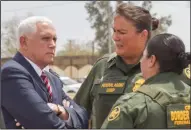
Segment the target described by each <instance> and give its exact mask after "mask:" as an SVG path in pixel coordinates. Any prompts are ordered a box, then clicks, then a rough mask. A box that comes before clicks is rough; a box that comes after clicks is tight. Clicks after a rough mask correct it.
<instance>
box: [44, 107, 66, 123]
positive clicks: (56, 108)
mask: <svg viewBox="0 0 191 130" xmlns="http://www.w3.org/2000/svg"><path fill="white" fill-rule="evenodd" d="M47 105H48V106H49V107H50V109H52V110H53V111H54V112H55V113H56V114H58V113H59V112H61V114H60V115H59V117H60V118H61V119H62V120H68V118H69V114H68V112H67V111H66V110H65V109H64V107H62V106H60V105H58V104H53V103H47Z"/></svg>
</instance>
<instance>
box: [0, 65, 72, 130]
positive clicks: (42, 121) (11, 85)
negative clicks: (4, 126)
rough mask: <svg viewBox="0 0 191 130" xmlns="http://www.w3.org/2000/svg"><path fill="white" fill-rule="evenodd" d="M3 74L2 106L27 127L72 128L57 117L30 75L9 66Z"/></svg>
mask: <svg viewBox="0 0 191 130" xmlns="http://www.w3.org/2000/svg"><path fill="white" fill-rule="evenodd" d="M1 76H2V77H1V78H2V79H1V83H2V84H1V87H2V106H3V107H4V108H5V109H6V110H7V111H8V112H9V113H10V114H11V115H12V116H13V118H15V119H17V120H18V122H20V123H21V124H22V125H23V126H24V127H25V128H30V129H35V128H38V129H45V128H49V129H56V128H72V126H69V125H68V124H67V123H66V122H65V121H63V120H61V119H60V118H59V117H57V116H56V114H55V113H54V112H53V111H52V110H51V109H50V108H49V107H48V105H47V104H46V102H44V100H43V99H42V98H41V97H40V96H39V95H38V93H37V92H36V91H35V89H34V85H33V84H32V81H31V79H30V78H29V77H30V76H29V75H27V74H26V73H24V72H22V71H20V70H18V69H15V68H7V69H4V70H3V71H2V75H1ZM8 127H10V128H11V127H13V128H14V126H8Z"/></svg>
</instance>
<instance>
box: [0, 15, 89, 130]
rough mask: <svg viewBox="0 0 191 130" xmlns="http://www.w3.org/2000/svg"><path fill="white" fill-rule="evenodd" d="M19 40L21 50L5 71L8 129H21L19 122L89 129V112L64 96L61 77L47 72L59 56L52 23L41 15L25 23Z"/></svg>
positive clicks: (4, 105) (3, 83) (4, 106)
mask: <svg viewBox="0 0 191 130" xmlns="http://www.w3.org/2000/svg"><path fill="white" fill-rule="evenodd" d="M18 41H19V51H18V52H17V54H16V55H15V56H14V57H13V59H12V60H10V61H8V62H7V63H5V64H4V65H3V66H2V68H1V87H2V88H1V91H2V98H1V99H2V104H1V108H2V112H3V116H4V121H5V125H6V128H9V129H15V128H17V127H16V122H15V119H16V120H17V121H18V122H19V123H20V124H21V125H22V126H23V127H24V128H28V129H35V128H37V129H57V128H59V129H61V128H87V127H88V116H87V112H86V110H85V109H84V108H82V107H80V106H78V105H77V104H76V103H75V102H74V101H73V100H71V99H70V98H69V97H68V96H67V95H66V94H65V93H64V91H63V90H62V83H61V81H60V80H59V78H58V77H57V76H55V75H54V74H52V73H50V72H47V71H45V70H44V68H45V67H46V66H47V65H49V64H50V63H52V62H53V58H54V54H55V47H56V31H55V28H54V27H53V25H52V22H51V21H50V20H49V19H47V18H45V17H40V16H33V17H30V18H27V19H25V20H23V21H22V22H21V23H20V25H19V27H18ZM63 101H65V102H67V105H65V106H64V105H63V103H62V102H63Z"/></svg>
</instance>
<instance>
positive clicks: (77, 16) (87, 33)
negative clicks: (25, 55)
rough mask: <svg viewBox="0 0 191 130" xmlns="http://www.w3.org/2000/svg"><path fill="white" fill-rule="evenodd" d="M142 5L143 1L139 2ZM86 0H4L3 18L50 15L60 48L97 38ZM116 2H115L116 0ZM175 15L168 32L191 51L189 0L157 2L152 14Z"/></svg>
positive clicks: (2, 5)
mask: <svg viewBox="0 0 191 130" xmlns="http://www.w3.org/2000/svg"><path fill="white" fill-rule="evenodd" d="M137 4H141V2H137ZM84 5H85V1H78V2H75V1H1V21H5V20H9V19H11V17H13V16H15V15H16V16H19V17H22V16H25V15H26V13H27V12H31V13H33V14H34V15H43V16H46V17H48V18H50V19H51V20H52V21H53V22H54V25H55V27H56V29H57V34H58V42H57V51H58V50H60V49H62V45H63V44H64V43H66V41H67V40H68V39H75V40H77V41H79V42H81V43H83V42H85V41H88V40H93V39H94V36H95V34H94V30H92V29H91V28H90V23H89V22H88V21H87V20H86V19H87V17H88V14H87V12H86V10H85V8H84ZM112 5H113V6H114V5H115V2H112ZM152 12H153V13H155V12H157V13H158V15H159V16H160V15H165V16H167V15H169V14H171V15H172V25H171V27H169V29H168V32H169V33H173V34H175V35H178V36H179V37H180V38H182V40H183V41H184V43H185V45H186V50H187V51H190V6H189V3H188V1H165V2H164V1H154V2H153V8H152V10H151V13H152Z"/></svg>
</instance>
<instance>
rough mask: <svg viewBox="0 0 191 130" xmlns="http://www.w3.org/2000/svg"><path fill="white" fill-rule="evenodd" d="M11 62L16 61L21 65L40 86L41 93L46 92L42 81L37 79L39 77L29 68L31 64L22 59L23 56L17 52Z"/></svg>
mask: <svg viewBox="0 0 191 130" xmlns="http://www.w3.org/2000/svg"><path fill="white" fill-rule="evenodd" d="M13 60H15V61H17V62H18V63H19V64H21V65H22V66H23V67H24V68H25V69H26V70H27V71H28V72H29V73H30V74H31V75H32V76H33V78H34V79H35V80H36V81H37V82H39V83H40V84H41V86H43V87H41V88H42V89H43V91H45V92H46V91H47V90H46V87H44V86H45V85H44V83H43V81H42V79H41V78H40V77H39V75H38V74H37V73H36V71H35V70H34V68H33V67H32V66H31V64H30V63H29V62H28V61H27V60H26V59H25V58H24V57H23V55H22V54H21V53H20V52H17V53H16V55H15V57H13Z"/></svg>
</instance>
